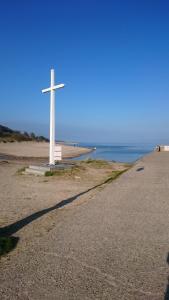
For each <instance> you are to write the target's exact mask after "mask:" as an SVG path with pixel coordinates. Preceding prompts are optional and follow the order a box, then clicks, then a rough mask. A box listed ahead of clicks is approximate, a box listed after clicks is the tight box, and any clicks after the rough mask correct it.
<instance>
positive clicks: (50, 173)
mask: <svg viewBox="0 0 169 300" xmlns="http://www.w3.org/2000/svg"><path fill="white" fill-rule="evenodd" d="M53 175H54V172H52V171H46V172H45V176H46V177H48V176H53Z"/></svg>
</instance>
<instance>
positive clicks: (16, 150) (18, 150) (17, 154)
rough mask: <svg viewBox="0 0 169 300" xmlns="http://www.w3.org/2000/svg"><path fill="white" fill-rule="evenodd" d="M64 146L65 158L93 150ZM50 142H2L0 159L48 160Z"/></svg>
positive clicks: (78, 155)
mask: <svg viewBox="0 0 169 300" xmlns="http://www.w3.org/2000/svg"><path fill="white" fill-rule="evenodd" d="M59 145H61V146H62V151H63V159H72V158H76V157H80V156H81V155H84V154H88V153H91V152H93V149H91V148H86V147H75V146H69V145H65V144H59ZM48 153H49V143H46V142H14V143H0V159H11V160H14V159H18V160H24V159H25V160H28V159H38V160H41V159H42V160H47V159H48V157H49V155H48Z"/></svg>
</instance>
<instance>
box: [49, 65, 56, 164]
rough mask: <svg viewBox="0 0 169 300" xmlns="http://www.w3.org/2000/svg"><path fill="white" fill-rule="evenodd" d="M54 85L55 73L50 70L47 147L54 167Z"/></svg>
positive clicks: (50, 162) (50, 161)
mask: <svg viewBox="0 0 169 300" xmlns="http://www.w3.org/2000/svg"><path fill="white" fill-rule="evenodd" d="M54 85H55V71H54V70H53V69H52V70H51V92H50V146H49V164H50V165H54V164H55V161H54V148H55V91H54V89H52V88H53V87H54Z"/></svg>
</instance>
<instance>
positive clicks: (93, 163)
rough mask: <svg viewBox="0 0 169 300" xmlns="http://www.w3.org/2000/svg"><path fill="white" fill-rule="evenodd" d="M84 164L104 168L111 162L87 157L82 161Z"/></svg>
mask: <svg viewBox="0 0 169 300" xmlns="http://www.w3.org/2000/svg"><path fill="white" fill-rule="evenodd" d="M82 163H83V164H87V165H90V166H92V167H96V168H104V167H107V166H109V162H108V161H106V160H100V159H91V158H89V159H87V160H83V161H82Z"/></svg>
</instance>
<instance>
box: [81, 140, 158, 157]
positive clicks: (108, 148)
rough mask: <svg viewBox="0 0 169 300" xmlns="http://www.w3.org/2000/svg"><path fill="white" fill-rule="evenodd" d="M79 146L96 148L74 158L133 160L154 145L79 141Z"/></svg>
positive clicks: (146, 152)
mask: <svg viewBox="0 0 169 300" xmlns="http://www.w3.org/2000/svg"><path fill="white" fill-rule="evenodd" d="M79 146H82V147H84V146H85V147H89V148H94V147H96V150H94V151H93V152H91V153H89V154H85V155H82V156H80V157H78V158H76V160H85V159H88V158H92V159H105V160H109V161H112V160H114V161H119V162H134V161H136V160H137V159H139V158H141V157H142V156H144V155H146V154H148V153H149V152H151V151H153V149H154V145H120V146H118V145H117V146H116V145H110V144H106V145H104V144H87V143H86V144H85V143H80V145H79Z"/></svg>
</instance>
